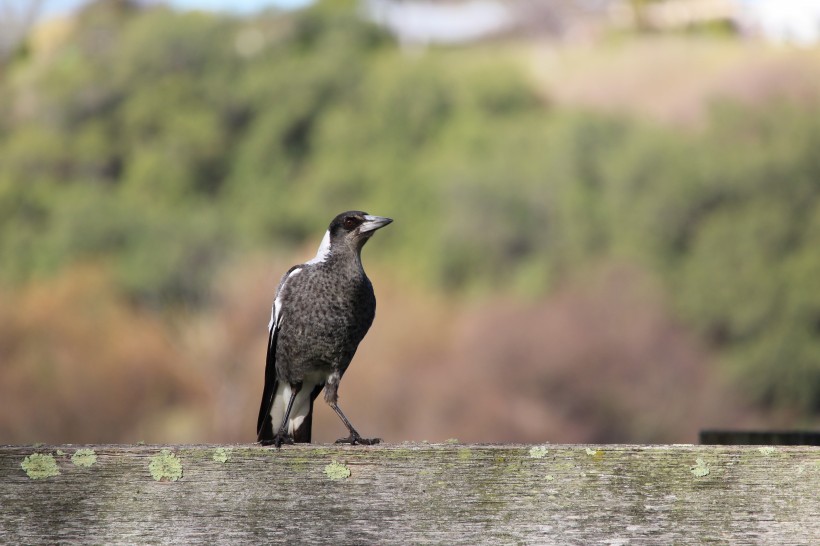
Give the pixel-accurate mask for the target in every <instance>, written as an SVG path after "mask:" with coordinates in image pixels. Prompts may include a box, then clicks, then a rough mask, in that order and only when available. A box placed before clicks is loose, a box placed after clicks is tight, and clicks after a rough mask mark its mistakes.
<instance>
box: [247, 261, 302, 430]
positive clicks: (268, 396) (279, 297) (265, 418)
mask: <svg viewBox="0 0 820 546" xmlns="http://www.w3.org/2000/svg"><path fill="white" fill-rule="evenodd" d="M303 268H304V265H295V266H293V267H291V268H290V269H289V270H288V271H287V273H285V274H284V275H283V276H282V280H281V281H279V286H278V287H277V288H276V297H275V299H274V301H273V307H272V308H271V314H270V323H268V331H269V335H268V354H267V357H266V359H265V388H264V390H263V391H262V403H261V404H260V406H259V417H258V418H257V420H256V439H257V441H261V440H268V439H272V438H273V434H274V432H275V431H274V430H273V427H274V426H279V423H270V421H271V417H270V411H271V408H272V407H273V402H274V399H275V398H276V389H277V387H278V386H279V379H278V377H277V376H276V342H277V339H278V338H279V329H280V328H281V326H282V318H283V317H284V314H285V312H284V307H285V297H286V293H285V283H287V281H288V279H290V278H292V277H294V276H296V275H298V274H299V273H301V272H302V269H303ZM269 436H270V438H269Z"/></svg>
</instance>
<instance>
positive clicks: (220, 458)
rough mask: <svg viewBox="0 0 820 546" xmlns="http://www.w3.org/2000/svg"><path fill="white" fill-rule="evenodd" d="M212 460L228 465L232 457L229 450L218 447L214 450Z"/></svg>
mask: <svg viewBox="0 0 820 546" xmlns="http://www.w3.org/2000/svg"><path fill="white" fill-rule="evenodd" d="M211 458H212V459H213V460H214V461H216V462H218V463H227V462H228V461H229V460H230V459H231V455H230V452H229V450H227V449H225V448H224V447H218V448H216V449H215V450H214V454H213V457H211Z"/></svg>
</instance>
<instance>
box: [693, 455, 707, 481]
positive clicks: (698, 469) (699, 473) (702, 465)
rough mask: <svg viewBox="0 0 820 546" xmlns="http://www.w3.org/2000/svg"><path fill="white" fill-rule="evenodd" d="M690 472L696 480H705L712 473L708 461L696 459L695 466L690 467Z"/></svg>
mask: <svg viewBox="0 0 820 546" xmlns="http://www.w3.org/2000/svg"><path fill="white" fill-rule="evenodd" d="M689 470H690V471H691V472H692V475H693V476H695V477H696V478H703V477H704V476H708V475H709V472H711V471H710V470H709V465H707V464H706V461H704V460H703V459H695V464H694V466H691V467H689Z"/></svg>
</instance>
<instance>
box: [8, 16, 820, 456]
mask: <svg viewBox="0 0 820 546" xmlns="http://www.w3.org/2000/svg"><path fill="white" fill-rule="evenodd" d="M347 209H362V210H366V211H368V212H371V213H373V214H379V215H384V216H390V217H392V218H394V219H395V223H394V224H393V225H391V226H390V227H389V228H388V229H385V230H383V231H381V232H379V234H378V235H377V236H376V237H374V239H373V241H371V242H370V243H369V244H368V246H367V247H366V248H365V251H364V261H365V265H366V268H367V271H368V273H369V276H370V277H371V279H372V280H373V283H374V285H375V289H376V293H377V297H378V302H379V303H378V305H379V307H378V312H377V319H376V322H375V324H374V326H373V328H372V330H371V332H370V334H369V336H368V337H367V338H366V339H365V341H364V342H363V344H362V346H361V347H360V350H359V353H358V354H357V357H356V359H355V360H354V362H353V365H352V366H351V368H350V370H349V372H348V374H347V375H346V376H345V380H344V382H343V383H342V386H341V389H340V395H341V402H340V404H341V406H342V408H343V409H345V411H346V413H347V414H348V416H349V417H350V418H351V420H352V421H353V422H354V423H355V424H356V426H357V428H358V429H359V430H360V431H361V432H362V434H364V435H378V436H381V437H383V438H384V439H385V440H387V441H403V440H429V441H441V440H445V439H447V438H453V437H456V438H459V439H461V440H464V441H484V442H506V441H525V442H543V441H551V442H694V441H696V439H697V431H698V430H699V429H701V428H705V427H756V428H764V427H765V428H769V427H772V428H784V427H800V428H810V427H817V426H820V49H818V48H817V47H816V46H815V47H806V48H795V47H789V46H780V47H776V46H771V45H766V44H764V43H762V42H757V41H754V40H741V39H739V38H738V37H737V36H736V35H735V34H734V33H731V32H728V31H726V29H723V28H712V27H707V28H703V29H694V30H691V31H687V32H673V33H660V32H635V31H612V32H609V33H605V34H603V35H600V36H598V37H596V38H595V39H594V40H586V41H582V42H572V43H565V42H555V41H548V40H539V39H535V38H533V37H532V36H516V35H508V36H502V37H497V38H495V39H492V40H489V41H479V42H477V43H473V44H471V45H460V46H448V47H445V46H430V47H407V46H406V44H405V45H400V44H399V43H398V42H397V41H396V39H394V38H393V37H392V36H391V35H390V34H388V33H387V31H385V30H383V29H382V28H380V27H378V26H376V25H374V24H372V23H368V22H366V21H365V20H363V18H361V17H360V16H359V13H358V11H357V10H356V9H355V6H354V5H353V3H352V2H345V1H338V0H336V1H334V0H329V1H322V2H318V3H317V4H316V5H314V6H312V7H309V8H307V9H304V10H299V11H295V12H288V13H282V12H276V11H272V10H271V11H266V12H262V13H259V14H256V15H253V16H244V17H238V16H228V15H216V14H210V13H203V12H176V11H172V10H170V9H169V8H166V7H162V6H154V7H144V6H140V5H138V4H134V3H131V2H127V1H124V0H110V1H108V0H103V1H98V2H96V3H92V4H90V5H88V6H87V7H86V8H84V9H83V10H82V11H80V12H79V13H78V14H76V16H74V17H72V18H70V19H65V20H58V21H51V22H48V23H44V24H42V25H40V26H38V27H36V28H34V29H32V30H31V32H30V33H29V35H28V37H27V39H26V40H24V41H23V42H21V43H20V44H19V45H18V46H17V47H15V48H14V49H13V50H11V51H10V52H9V54H8V55H7V56H6V57H5V58H4V59H3V61H2V64H0V443H24V442H74V443H82V442H136V441H139V440H144V441H147V442H238V441H242V442H247V441H252V440H253V439H254V438H255V431H254V427H255V423H256V412H257V410H258V404H259V397H260V395H261V391H262V379H263V373H264V357H265V344H266V341H267V331H266V325H267V322H268V318H269V314H270V305H271V302H272V300H273V296H274V290H275V287H276V285H277V283H278V280H279V277H280V276H281V274H282V273H283V272H284V271H285V270H286V269H287V268H288V267H289V266H290V265H292V264H294V263H299V262H303V261H305V260H306V259H308V258H310V257H312V256H313V254H314V253H315V249H316V247H317V246H318V244H319V240H320V239H321V237H322V234H323V233H324V230H325V229H326V227H327V224H328V222H329V221H330V219H331V218H332V217H333V216H334V215H335V214H337V213H338V212H340V211H343V210H347ZM318 406H319V407H318V413H317V417H316V419H315V420H314V424H315V427H316V431H317V432H316V434H315V435H314V438H315V440H318V441H332V440H333V439H335V438H337V437H339V436H341V435H342V433H343V432H344V431H343V430H342V427H341V425H340V424H339V423H338V420H337V418H336V417H335V415H333V414H332V412H331V411H329V409H328V408H326V407H325V406H324V404H321V403H319V404H318Z"/></svg>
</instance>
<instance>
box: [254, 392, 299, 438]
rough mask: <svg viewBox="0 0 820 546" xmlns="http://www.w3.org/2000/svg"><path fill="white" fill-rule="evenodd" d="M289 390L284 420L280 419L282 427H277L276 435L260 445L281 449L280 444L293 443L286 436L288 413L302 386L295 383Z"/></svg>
mask: <svg viewBox="0 0 820 546" xmlns="http://www.w3.org/2000/svg"><path fill="white" fill-rule="evenodd" d="M290 389H291V392H290V400H288V407H287V409H286V410H285V418H284V419H282V425H281V426H280V427H279V430H278V431H277V433H276V434H274V435H273V438H272V439H270V440H265V441H263V442H262V445H274V446H276V447H277V449H278V448H280V447H282V444H292V443H293V438H291V437H290V436H288V420H289V419H290V411H291V410H292V409H293V402H294V400H296V395H297V394H299V391H300V390H302V384H301V383H297V384H296V385H291V386H290Z"/></svg>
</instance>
